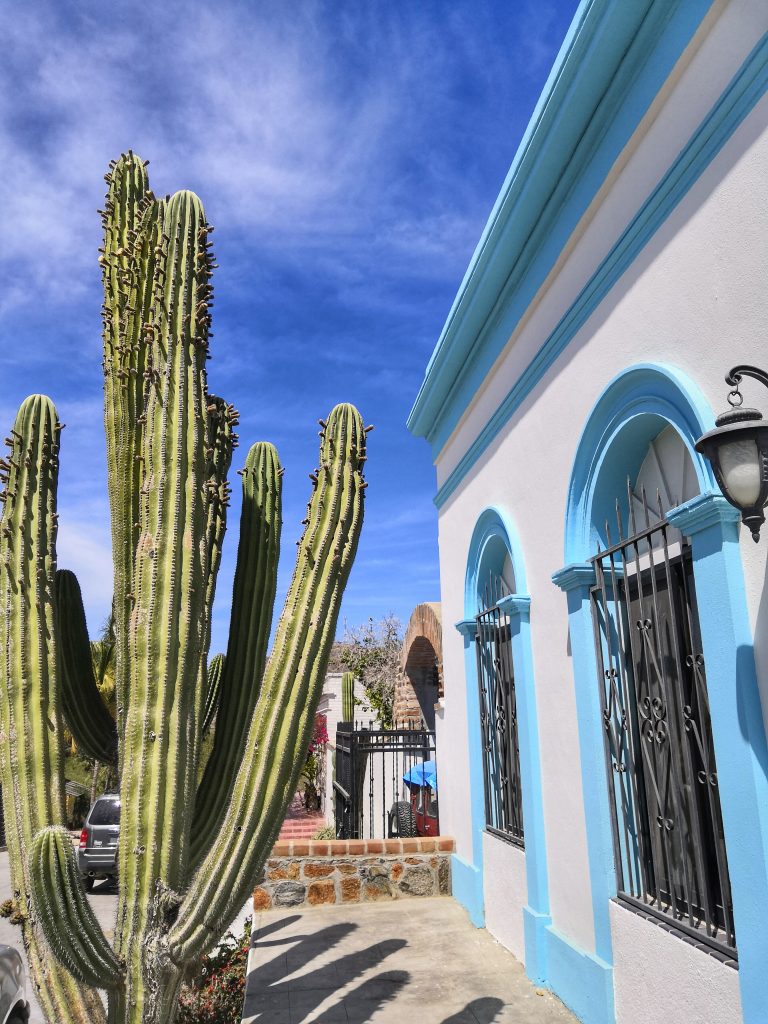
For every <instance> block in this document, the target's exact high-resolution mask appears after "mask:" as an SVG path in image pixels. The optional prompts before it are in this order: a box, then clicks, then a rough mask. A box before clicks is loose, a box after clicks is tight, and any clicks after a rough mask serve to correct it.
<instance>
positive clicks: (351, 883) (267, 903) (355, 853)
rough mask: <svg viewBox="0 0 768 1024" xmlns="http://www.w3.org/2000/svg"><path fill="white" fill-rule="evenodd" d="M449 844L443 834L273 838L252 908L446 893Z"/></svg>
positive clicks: (449, 876) (317, 904)
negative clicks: (325, 839) (430, 836)
mask: <svg viewBox="0 0 768 1024" xmlns="http://www.w3.org/2000/svg"><path fill="white" fill-rule="evenodd" d="M453 848H454V842H453V840H452V839H448V838H445V837H439V838H437V839H426V838H417V839H379V840H373V839H370V840H357V839H352V840H333V841H331V842H323V841H320V840H310V841H307V842H300V841H296V840H294V841H292V842H281V843H277V844H276V845H275V848H274V849H273V851H272V856H271V857H270V858H269V860H268V861H267V863H266V865H265V868H264V872H263V874H262V877H261V878H260V879H259V882H258V885H257V886H256V888H255V890H254V893H253V909H254V911H255V912H258V911H261V910H270V909H272V908H275V909H278V908H283V907H300V906H320V905H322V904H324V903H370V902H375V901H377V900H398V899H406V898H409V897H415V896H449V895H450V893H451V853H452V852H453Z"/></svg>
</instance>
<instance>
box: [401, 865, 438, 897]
mask: <svg viewBox="0 0 768 1024" xmlns="http://www.w3.org/2000/svg"><path fill="white" fill-rule="evenodd" d="M400 891H401V892H404V893H407V895H408V896H431V895H433V894H434V891H435V877H434V875H433V874H432V872H431V871H430V869H429V868H428V867H427V866H426V865H425V864H422V865H421V866H420V867H408V868H406V869H405V874H404V875H403V877H402V879H401V881H400Z"/></svg>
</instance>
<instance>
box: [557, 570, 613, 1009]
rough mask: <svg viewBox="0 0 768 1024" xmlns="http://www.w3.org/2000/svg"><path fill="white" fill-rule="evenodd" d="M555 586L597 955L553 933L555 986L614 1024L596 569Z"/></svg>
mask: <svg viewBox="0 0 768 1024" xmlns="http://www.w3.org/2000/svg"><path fill="white" fill-rule="evenodd" d="M552 582H553V583H555V585H556V586H558V587H559V588H560V589H561V590H562V591H563V592H564V593H565V595H566V598H567V601H568V634H569V637H570V644H571V662H572V666H573V679H574V686H575V693H576V715H577V720H578V730H579V753H580V759H581V788H582V794H583V799H584V816H585V824H586V832H587V856H588V859H589V883H590V887H591V891H592V916H593V924H594V932H595V950H594V953H593V952H591V951H587V950H580V949H577V948H576V947H574V946H573V945H572V944H571V943H570V942H569V941H568V939H567V938H566V937H565V936H564V935H562V934H561V933H560V932H559V931H557V928H556V926H555V925H552V926H550V928H549V934H548V971H549V985H550V987H551V988H552V989H553V991H554V992H556V993H557V995H558V996H559V997H560V998H561V999H562V1000H563V1002H564V1003H565V1004H566V1005H567V1006H569V1007H570V1008H571V1009H572V1010H573V1011H574V1012H575V1013H576V1015H577V1017H578V1018H579V1019H580V1020H582V1021H585V1022H587V1024H610V1022H612V1021H613V1020H614V1019H615V1010H614V1001H613V966H612V965H613V946H612V942H611V921H610V912H609V903H610V900H611V899H612V898H613V897H614V896H615V895H616V871H615V866H614V861H613V837H612V833H611V817H610V813H611V812H610V807H609V804H608V784H607V781H606V768H605V747H604V738H603V715H602V708H601V705H600V684H599V676H598V667H597V656H596V652H595V640H594V630H593V626H592V608H591V597H590V588H591V587H592V586H593V585H594V583H595V569H594V567H593V565H592V563H591V562H585V563H579V564H574V565H566V566H564V567H563V568H562V569H559V570H558V571H557V572H556V573H554V575H553V576H552Z"/></svg>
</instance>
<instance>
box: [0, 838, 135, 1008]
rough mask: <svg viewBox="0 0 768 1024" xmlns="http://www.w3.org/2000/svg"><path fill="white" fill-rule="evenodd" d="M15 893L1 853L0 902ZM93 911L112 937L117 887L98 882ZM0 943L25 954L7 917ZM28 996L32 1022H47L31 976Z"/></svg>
mask: <svg viewBox="0 0 768 1024" xmlns="http://www.w3.org/2000/svg"><path fill="white" fill-rule="evenodd" d="M12 895H13V889H12V887H11V870H10V866H9V864H8V854H7V853H6V852H2V853H0V902H2V901H3V900H7V899H9V898H10V897H11V896H12ZM89 901H90V904H91V906H92V907H93V911H94V913H95V914H96V917H97V918H98V921H99V924H100V925H101V927H102V928H103V929H104V932H105V933H106V935H107V938H109V939H111V938H112V934H113V931H114V927H115V916H116V914H117V889H115V888H114V887H113V886H111V885H109V883H108V882H97V883H96V885H95V886H94V887H93V893H92V894H91V895H90V896H89ZM0 943H3V944H4V945H6V946H15V948H16V949H18V950H19V951H20V952H21V954H22V955H23V954H24V944H23V943H22V941H21V929H20V928H18V927H16V925H13V924H11V922H10V921H9V920H8V919H7V918H4V917H3V918H0ZM27 998H28V999H29V1001H30V1004H31V1011H32V1012H31V1015H30V1018H29V1021H30V1024H45V1018H44V1017H43V1014H42V1012H41V1011H40V1007H39V1006H38V1004H37V1000H36V999H35V995H34V992H32V989H31V984H30V981H29V977H27Z"/></svg>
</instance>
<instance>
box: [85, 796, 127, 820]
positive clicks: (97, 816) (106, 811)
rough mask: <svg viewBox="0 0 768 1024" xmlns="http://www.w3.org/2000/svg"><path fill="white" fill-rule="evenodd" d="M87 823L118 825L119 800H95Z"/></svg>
mask: <svg viewBox="0 0 768 1024" xmlns="http://www.w3.org/2000/svg"><path fill="white" fill-rule="evenodd" d="M88 824H89V825H119V824H120V801H119V800H97V801H96V803H95V804H94V805H93V808H92V809H91V814H90V817H89V818H88Z"/></svg>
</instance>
